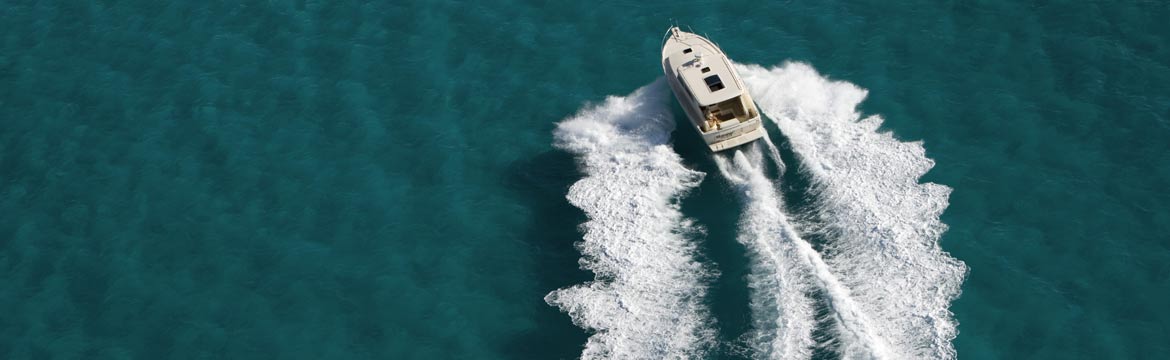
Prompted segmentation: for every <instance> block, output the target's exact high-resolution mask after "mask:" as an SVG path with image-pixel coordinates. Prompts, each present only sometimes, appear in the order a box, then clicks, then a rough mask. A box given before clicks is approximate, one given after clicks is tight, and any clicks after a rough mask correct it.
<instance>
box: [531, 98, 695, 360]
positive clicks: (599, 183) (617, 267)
mask: <svg viewBox="0 0 1170 360" xmlns="http://www.w3.org/2000/svg"><path fill="white" fill-rule="evenodd" d="M668 91H669V90H668V89H667V87H666V84H665V82H664V80H662V79H659V80H658V81H656V82H654V83H652V84H650V85H647V86H645V87H642V88H640V89H638V90H637V91H635V92H634V93H633V94H630V95H628V96H624V97H617V96H614V97H610V98H608V99H606V100H605V102H603V103H601V104H598V105H596V106H590V107H587V108H585V109H583V110H582V111H581V112H580V113H578V114H576V115H574V116H572V117H570V118H569V119H567V120H564V121H562V122H561V123H559V124H558V125H557V128H556V130H555V137H556V146H557V147H558V148H560V149H562V150H565V151H567V152H570V153H572V154H573V155H574V156H576V158H577V160H578V163H579V166H580V168H581V170H582V172H583V173H584V174H585V177H584V178H583V179H581V180H580V181H578V182H576V183H575V184H573V185H572V187H571V188H570V189H569V194H568V196H567V198H568V200H569V202H571V203H572V204H573V205H575V206H577V207H578V208H581V210H583V211H584V212H585V214H586V216H587V217H588V221H586V222H585V223H584V224H582V225H581V229H582V230H583V231H584V238H583V240H582V241H581V242H579V243H578V244H577V246H578V249H579V250H580V251H581V254H582V258H581V260H580V264H581V267H582V268H583V269H586V270H589V271H592V272H593V273H594V274H595V277H596V278H595V280H594V281H592V282H589V283H586V284H582V285H577V286H573V287H569V288H565V289H560V290H556V291H553V292H552V293H550V294H548V295H547V296H546V297H545V301H546V302H548V303H549V304H551V305H554V306H557V307H558V308H560V309H561V310H562V311H564V312H566V313H568V314H569V316H571V317H572V319H573V322H574V323H575V324H576V325H577V326H580V327H582V328H585V329H588V330H591V331H592V332H593V334H592V336H590V337H589V340H588V342H587V344H586V345H585V349H584V351H583V353H582V354H581V357H582V358H584V359H598V358H613V359H665V358H700V357H703V356H704V355H705V353H706V352H708V351H709V350H710V349H711V348H712V347H713V345H714V343H715V338H716V334H715V330H714V327H713V325H714V324H713V322H714V321H713V320H712V318H711V316H710V314H709V313H708V311H707V310H706V308H705V306H704V303H703V299H704V297H705V294H707V284H708V283H709V282H710V280H711V278H712V277H713V270H712V269H711V268H709V267H708V266H706V265H704V264H703V263H701V262H699V261H697V260H696V256H695V253H696V249H695V239H696V238H698V237H699V236H701V234H700V229H699V228H698V227H697V226H696V225H694V224H693V223H692V222H691V221H690V220H689V219H687V218H685V217H684V216H683V214H682V213H681V211H680V210H679V204H678V199H679V197H680V196H682V195H683V194H685V193H686V192H687V191H689V190H691V189H693V188H694V187H696V186H698V184H699V183H700V182H701V181H702V179H703V176H704V174H703V173H701V172H697V171H693V170H690V169H687V168H686V167H684V166H683V165H682V160H681V158H680V157H679V156H678V155H677V154H676V153H674V151H673V150H672V149H671V147H670V143H669V140H670V133H671V131H672V130H673V129H674V119H673V117H672V115H671V112H670V108H669V106H668V105H669V103H668V102H667V101H668V97H667V96H669V92H668Z"/></svg>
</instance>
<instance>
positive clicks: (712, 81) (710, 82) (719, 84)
mask: <svg viewBox="0 0 1170 360" xmlns="http://www.w3.org/2000/svg"><path fill="white" fill-rule="evenodd" d="M703 81H704V82H706V83H707V88H708V89H711V92H716V91H719V90H723V80H721V79H719V75H711V76H708V77H705V78H703Z"/></svg>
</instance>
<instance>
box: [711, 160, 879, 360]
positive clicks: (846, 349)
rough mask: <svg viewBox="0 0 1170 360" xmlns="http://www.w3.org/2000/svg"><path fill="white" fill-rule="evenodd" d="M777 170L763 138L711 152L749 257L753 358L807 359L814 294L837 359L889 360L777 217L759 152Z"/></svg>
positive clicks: (776, 199)
mask: <svg viewBox="0 0 1170 360" xmlns="http://www.w3.org/2000/svg"><path fill="white" fill-rule="evenodd" d="M761 147H764V148H766V150H769V152H770V154H769V155H770V157H771V159H772V161H773V162H774V163H775V164H776V165H777V166H780V167H781V168H782V166H783V162H782V161H781V160H780V158H779V156H778V151H777V150H776V148H775V146H774V145H772V143H771V141H770V140H767V139H766V141H764V142H762V143H760V142H757V143H755V144H752V145H750V146H748V147H747V148H746V149H744V150H736V151H735V152H734V153H733V154H731V155H725V154H716V155H715V163H716V165H718V167H719V170H720V172H721V173H722V174H723V176H724V177H725V178H727V180H728V181H729V182H730V183H731V184H732V185H733V186H734V187H735V188H736V193H737V194H738V195H739V197H740V200H741V201H743V202H744V205H745V206H744V211H743V215H742V217H741V219H740V230H739V236H738V240H739V241H740V242H741V243H742V244H743V245H744V246H745V247H746V248H747V249H749V252H750V256H749V257H750V258H751V261H752V264H753V269H752V272H753V273H752V275H751V276H750V278H749V284H750V286H751V288H752V318H753V319H755V326H754V331H755V334H754V336H752V340H754V341H752V343H753V344H754V345H755V350H756V352H757V354H758V355H759V357H761V358H773V359H807V358H809V357H811V356H812V353H811V352H812V349H813V347H814V346H816V345H817V344H816V343H815V341H814V337H813V330H814V328H815V327H816V319H815V315H816V312H815V308H814V301H813V299H812V297H811V294H812V292H813V291H814V288H815V289H816V290H817V291H820V292H821V293H822V294H823V295H824V298H825V300H826V303H827V304H826V305H827V307H828V310H829V315H828V316H829V317H830V320H832V322H833V323H834V324H835V325H834V333H835V335H836V341H835V343H836V344H837V345H838V347H839V349H837V350H838V351H839V352H840V353H841V354H842V355H843V356H844V357H845V358H850V359H859V358H861V359H867V358H868V359H872V358H892V357H893V356H892V355H891V354H890V352H889V350H888V349H887V345H886V341H885V340H884V339H883V338H882V336H881V333H880V332H878V331H876V328H875V327H874V326H873V325H872V324H871V321H870V320H869V319H868V317H867V316H866V314H865V313H864V311H862V310H861V308H860V307H859V306H858V304H857V303H856V302H855V301H854V300H853V298H852V296H851V295H850V291H849V289H847V288H846V287H845V286H844V285H843V284H842V283H841V281H840V280H839V279H838V278H837V276H836V275H834V274H833V272H832V271H830V269H829V267H828V265H827V264H826V263H825V261H824V260H823V259H822V258H821V255H820V254H819V253H817V251H816V250H815V249H813V247H812V245H810V244H809V243H808V242H807V241H805V240H804V239H802V238H801V237H800V235H799V234H798V233H797V232H796V230H795V229H794V227H793V226H792V224H791V223H790V222H789V220H788V216H787V215H786V214H785V212H784V207H783V201H782V199H781V196H780V193H779V191H778V189H777V188H776V185H775V182H774V181H773V180H772V179H769V178H767V176H766V175H765V172H764V171H765V169H764V165H765V163H764V154H763V152H762V150H763V149H761Z"/></svg>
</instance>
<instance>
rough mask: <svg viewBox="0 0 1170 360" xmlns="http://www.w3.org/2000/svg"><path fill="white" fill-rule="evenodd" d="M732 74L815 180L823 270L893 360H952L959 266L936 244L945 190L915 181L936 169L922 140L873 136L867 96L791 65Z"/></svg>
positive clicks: (874, 122)
mask: <svg viewBox="0 0 1170 360" xmlns="http://www.w3.org/2000/svg"><path fill="white" fill-rule="evenodd" d="M739 72H740V74H741V75H742V76H743V80H744V82H745V83H746V85H747V86H748V89H749V90H750V91H751V92H752V95H753V96H754V97H755V99H756V102H757V104H758V105H759V106H760V108H761V110H762V112H763V113H764V114H765V115H767V117H769V118H770V119H771V120H772V121H774V122H775V123H776V125H777V126H778V127H779V128H780V130H781V132H783V133H784V135H785V136H786V137H788V140H789V142H790V143H791V146H792V150H793V152H794V153H795V154H796V157H797V160H798V162H799V163H800V164H799V165H800V166H799V170H800V171H802V172H803V173H805V174H807V175H808V177H809V178H810V179H811V182H812V189H811V192H812V195H813V196H811V198H812V199H813V201H812V202H813V204H812V208H813V210H811V212H812V214H810V215H811V216H812V217H813V218H815V219H816V221H814V223H816V224H819V228H816V229H814V231H817V232H819V233H820V234H821V235H823V236H824V238H826V244H825V247H824V252H825V257H826V262H827V263H828V265H829V268H830V269H831V270H832V272H833V273H836V274H839V275H840V276H841V278H842V281H843V283H844V285H845V286H846V287H847V288H848V289H850V290H851V291H852V293H853V295H854V298H855V299H856V300H857V302H858V303H859V304H860V308H861V310H862V312H864V313H865V314H868V315H870V316H871V317H872V319H873V320H874V321H873V326H875V330H877V331H878V332H879V333H881V334H883V335H884V336H885V337H886V338H887V339H888V340H889V341H890V346H891V347H892V349H891V350H892V351H894V352H895V354H897V355H898V356H899V357H903V358H918V359H925V358H931V359H938V358H953V357H954V356H955V351H954V347H953V345H952V344H951V340H952V339H954V337H955V335H956V323H955V321H954V319H953V316H952V314H951V312H950V311H949V310H948V308H949V306H950V302H951V301H952V300H953V299H955V297H957V296H958V294H959V291H960V285H961V284H962V281H963V277H964V274H965V273H966V266H965V265H964V264H963V263H962V262H961V261H959V260H957V259H955V258H952V257H950V256H949V255H948V254H947V253H946V252H944V251H943V250H942V249H941V248H940V247H939V245H938V240H939V237H940V236H941V235H942V233H943V232H944V231H945V230H946V225H945V224H943V223H942V222H941V221H939V215H940V214H941V213H942V212H943V210H945V209H946V207H947V205H948V201H947V199H948V197H949V195H950V192H951V189H950V188H948V187H946V186H942V185H938V184H932V183H926V184H920V183H918V179H919V178H920V177H921V176H922V175H923V174H925V173H926V172H927V171H929V170H930V168H931V167H933V166H934V161H933V160H931V159H930V158H927V157H926V155H925V150H924V148H923V146H922V144H921V143H920V142H902V141H899V140H897V139H895V138H894V137H893V136H892V135H891V134H889V133H883V132H879V128H880V126H881V123H882V119H881V118H880V117H878V116H868V117H864V118H862V117H861V115H860V114H859V113H858V112H857V110H856V108H857V105H858V104H860V103H861V101H862V100H863V99H864V98H865V96H866V91H865V90H864V89H861V88H859V87H857V86H855V85H853V84H850V83H847V82H841V81H830V80H828V79H826V78H825V77H823V76H821V75H820V74H818V73H817V72H816V71H815V70H813V69H812V67H810V66H808V65H805V64H801V63H788V64H785V65H783V66H780V67H776V68H771V69H765V68H763V67H760V66H756V65H740V66H739Z"/></svg>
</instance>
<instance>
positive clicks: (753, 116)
mask: <svg viewBox="0 0 1170 360" xmlns="http://www.w3.org/2000/svg"><path fill="white" fill-rule="evenodd" d="M662 71H663V72H665V73H666V81H667V82H668V83H670V88H671V90H673V91H674V96H675V98H677V99H678V102H679V104H680V105H682V108H683V110H684V111H686V113H687V118H689V119H690V121H691V124H692V125H694V128H695V130H696V131H698V132H699V135H700V136H702V137H703V141H705V142H706V143H707V147H708V148H710V149H711V151H712V152H719V151H724V150H728V149H732V148H735V147H736V146H739V145H743V144H747V143H750V142H752V141H755V140H757V139H759V138H762V137H764V135H765V130H764V127H763V126H762V124H763V121H762V120H761V119H760V112H759V110H758V109H757V108H756V103H755V102H754V101H752V97H751V95H749V94H748V92H747V87H745V86H744V85H743V80H741V79H740V78H739V74H738V73H736V72H735V67H734V66H732V65H731V60H729V59H727V55H726V54H724V53H723V50H720V49H719V46H717V45H715V43H714V42H711V40H707V38H704V37H702V36H699V35H697V34H693V33H689V32H686V31H682V30H680V29H679V28H678V27H677V26H673V27H671V28H670V30H669V32H668V33H667V35H666V38H665V39H664V40H663V42H662Z"/></svg>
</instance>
